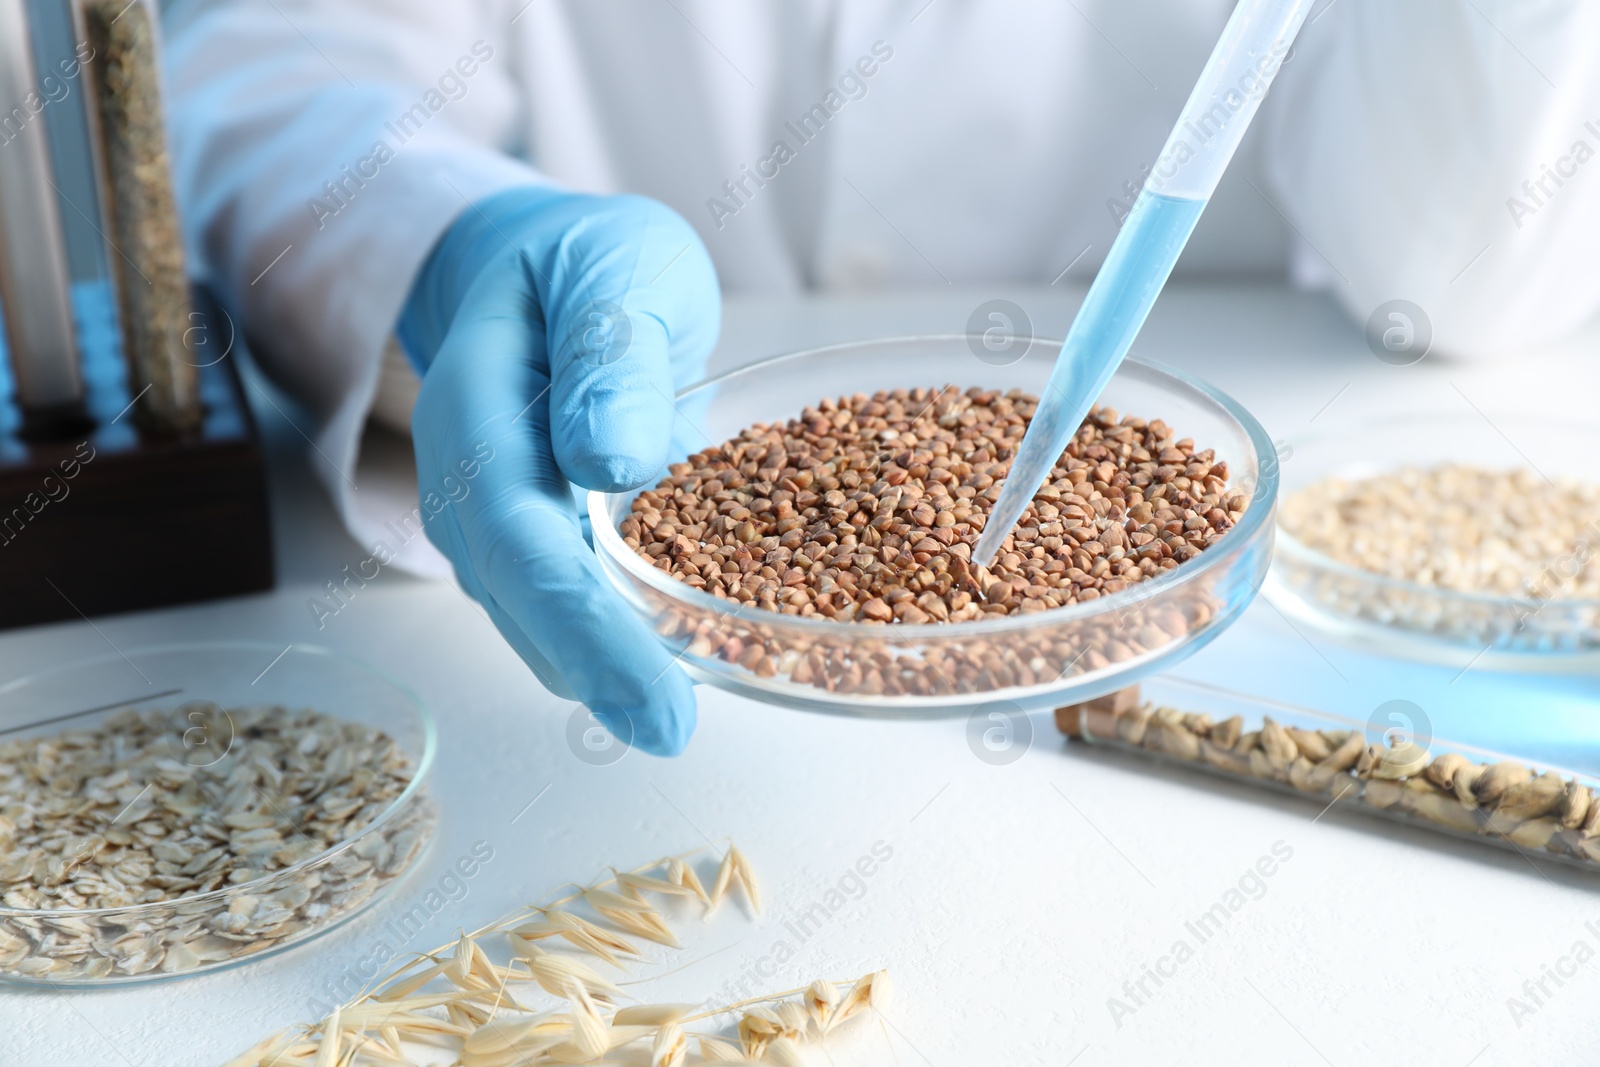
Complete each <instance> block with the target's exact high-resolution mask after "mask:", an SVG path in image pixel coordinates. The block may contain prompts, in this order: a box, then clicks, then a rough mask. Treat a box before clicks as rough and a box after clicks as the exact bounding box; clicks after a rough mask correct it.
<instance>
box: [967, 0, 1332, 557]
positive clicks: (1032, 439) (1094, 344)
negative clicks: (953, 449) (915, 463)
mask: <svg viewBox="0 0 1600 1067" xmlns="http://www.w3.org/2000/svg"><path fill="white" fill-rule="evenodd" d="M1314 3H1315V0H1240V2H1239V5H1238V6H1237V7H1235V8H1234V10H1233V15H1232V16H1231V17H1230V18H1229V19H1228V24H1227V26H1226V27H1225V28H1224V29H1223V31H1222V37H1221V38H1220V39H1219V40H1218V41H1217V46H1216V48H1215V49H1213V50H1212V52H1211V59H1210V60H1209V61H1208V62H1207V63H1206V67H1205V70H1203V71H1201V73H1200V80H1199V81H1198V82H1196V83H1195V87H1194V91H1193V92H1192V93H1190V94H1189V101H1188V103H1186V104H1185V105H1184V107H1183V112H1182V113H1181V114H1180V115H1179V116H1178V124H1177V125H1176V126H1174V127H1173V129H1172V134H1171V136H1169V137H1168V138H1167V143H1166V145H1165V147H1163V148H1162V150H1161V155H1160V156H1159V157H1158V158H1157V160H1156V163H1155V166H1154V167H1152V168H1151V171H1150V176H1149V177H1148V178H1147V179H1146V181H1145V185H1144V188H1143V189H1141V190H1140V191H1139V195H1138V197H1137V199H1135V201H1134V205H1133V209H1132V211H1130V212H1129V213H1128V217H1127V219H1126V220H1125V221H1124V222H1123V226H1122V232H1121V233H1119V234H1117V239H1116V241H1115V242H1113V243H1112V245H1111V251H1110V252H1108V253H1107V254H1106V260H1105V263H1103V264H1102V265H1101V267H1100V271H1099V273H1098V274H1096V275H1095V279H1094V284H1093V285H1091V286H1090V287H1089V294H1088V296H1086V297H1085V298H1084V301H1083V306H1082V307H1080V308H1079V309H1078V314H1077V316H1076V317H1075V318H1074V319H1073V320H1072V327H1071V329H1069V330H1068V331H1067V339H1066V341H1065V343H1063V344H1062V346H1061V354H1060V355H1059V356H1057V357H1056V365H1055V369H1054V370H1052V371H1051V372H1050V380H1049V382H1048V383H1047V384H1046V386H1045V389H1044V392H1043V394H1041V396H1040V398H1039V406H1038V409H1037V410H1036V411H1035V412H1034V416H1033V420H1032V421H1031V423H1030V424H1029V426H1028V432H1027V434H1026V435H1025V436H1024V437H1023V439H1022V445H1021V446H1020V447H1019V448H1018V450H1017V455H1016V458H1015V459H1013V460H1012V463H1011V470H1010V473H1009V474H1008V475H1007V476H1006V479H1005V480H1004V481H1003V482H1002V483H1001V486H1000V498H999V500H997V501H996V502H995V506H994V510H993V511H992V512H991V513H990V514H989V518H988V521H987V522H986V524H985V525H984V528H983V534H982V535H981V536H980V537H979V538H978V544H977V547H976V548H975V549H974V550H973V553H972V558H973V561H974V562H977V563H981V564H983V565H985V566H989V565H992V564H993V563H994V560H995V557H996V556H998V555H999V554H1000V546H1001V544H1002V543H1003V542H1004V541H1005V539H1006V537H1007V536H1008V535H1009V534H1010V533H1011V530H1012V528H1013V527H1014V526H1016V524H1017V520H1018V519H1020V518H1021V517H1022V513H1023V512H1024V511H1026V510H1027V509H1028V504H1029V502H1030V501H1032V499H1033V495H1034V493H1036V492H1038V490H1039V487H1040V486H1041V485H1042V484H1043V483H1044V481H1045V479H1046V477H1047V476H1048V475H1049V473H1050V470H1051V468H1052V467H1054V466H1055V464H1056V461H1057V460H1058V459H1059V458H1060V457H1061V453H1062V452H1063V451H1064V450H1065V449H1066V447H1067V444H1068V442H1070V441H1071V440H1072V437H1073V435H1074V434H1076V433H1077V431H1078V427H1079V426H1080V425H1081V424H1082V423H1083V418H1084V416H1085V415H1087V414H1088V413H1089V409H1090V407H1092V406H1093V404H1094V401H1095V399H1096V398H1097V397H1098V396H1099V395H1100V393H1101V391H1102V390H1103V389H1105V386H1106V383H1107V382H1108V381H1110V380H1111V376H1112V374H1114V373H1115V372H1116V369H1117V367H1118V366H1119V365H1120V364H1121V363H1122V359H1123V357H1124V356H1126V355H1127V354H1128V346H1129V345H1131V344H1132V343H1133V339H1134V337H1135V336H1136V335H1137V334H1138V333H1139V328H1140V327H1141V326H1143V325H1144V320H1145V316H1147V315H1148V314H1149V313H1150V306H1151V305H1152V304H1154V303H1155V300H1156V296H1157V295H1158V294H1159V293H1160V292H1161V287H1162V286H1163V285H1165V284H1166V282H1167V276H1168V275H1169V274H1171V273H1172V265H1173V264H1174V263H1176V262H1177V259H1178V253H1180V252H1182V251H1183V246H1184V245H1185V244H1186V243H1188V240H1189V235H1190V234H1191V233H1193V232H1194V226H1195V223H1196V222H1198V221H1199V219H1200V212H1201V211H1203V210H1204V209H1205V206H1206V202H1207V201H1208V200H1210V199H1211V194H1212V192H1213V191H1214V190H1215V189H1216V187H1217V181H1218V180H1219V179H1220V178H1221V177H1222V172H1223V171H1224V170H1225V169H1227V166H1228V161H1229V160H1230V159H1232V158H1233V153H1234V150H1235V149H1237V148H1238V147H1239V141H1240V140H1241V139H1242V138H1243V137H1244V131H1245V130H1246V128H1248V127H1249V125H1250V120H1251V119H1253V118H1255V114H1256V109H1257V108H1258V107H1260V105H1261V99H1262V97H1264V96H1266V93H1267V88H1268V87H1269V86H1270V85H1271V84H1272V80H1273V78H1274V77H1275V76H1276V75H1277V73H1278V70H1279V68H1281V67H1282V66H1283V63H1284V61H1285V59H1286V58H1287V57H1288V55H1289V50H1290V48H1291V47H1292V46H1293V44H1294V38H1295V35H1296V34H1297V33H1299V32H1300V27H1301V25H1303V24H1304V23H1305V20H1306V16H1307V15H1308V14H1309V13H1310V11H1311V7H1312V5H1313V4H1314Z"/></svg>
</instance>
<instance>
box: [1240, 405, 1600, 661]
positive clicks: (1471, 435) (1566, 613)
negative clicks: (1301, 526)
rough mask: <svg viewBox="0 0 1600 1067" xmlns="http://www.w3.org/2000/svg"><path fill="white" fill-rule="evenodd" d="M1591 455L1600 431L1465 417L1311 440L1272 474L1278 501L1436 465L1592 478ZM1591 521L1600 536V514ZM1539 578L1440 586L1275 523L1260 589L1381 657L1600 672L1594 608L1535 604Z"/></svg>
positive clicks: (1597, 607) (1556, 601)
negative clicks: (1367, 565)
mask: <svg viewBox="0 0 1600 1067" xmlns="http://www.w3.org/2000/svg"><path fill="white" fill-rule="evenodd" d="M1597 454H1600V427H1596V426H1576V425H1562V424H1559V423H1552V422H1548V421H1544V420H1540V419H1535V418H1529V417H1527V416H1514V415H1504V416H1502V415H1492V416H1487V417H1486V416H1484V415H1480V414H1478V413H1477V412H1467V413H1464V414H1439V415H1432V416H1407V417H1404V418H1397V419H1389V420H1384V421H1381V422H1370V423H1366V424H1362V425H1359V426H1356V427H1353V428H1351V429H1348V430H1344V431H1340V432H1333V433H1324V434H1320V435H1315V436H1308V437H1306V438H1304V439H1302V440H1300V441H1292V442H1290V443H1289V447H1288V448H1287V449H1285V450H1284V456H1283V458H1282V460H1281V462H1280V466H1281V475H1282V484H1283V492H1284V493H1285V495H1292V494H1293V493H1295V492H1298V491H1299V490H1301V489H1303V488H1305V487H1306V486H1308V485H1311V484H1313V483H1315V482H1319V481H1321V480H1323V479H1325V478H1334V477H1338V478H1350V479H1355V478H1371V477H1374V476H1377V475H1381V474H1384V473H1386V472H1390V471H1394V470H1398V469H1399V468H1402V467H1432V466H1436V465H1439V464H1444V463H1456V464H1462V465H1466V466H1473V467H1481V468H1485V469H1490V470H1510V469H1515V468H1528V467H1532V468H1533V469H1535V470H1536V471H1538V472H1541V473H1542V474H1544V475H1545V476H1546V477H1549V478H1562V477H1567V478H1572V479H1575V480H1589V481H1593V480H1594V477H1595V476H1594V464H1593V457H1594V456H1595V455H1597ZM1593 518H1594V522H1595V528H1596V529H1597V530H1600V514H1596V515H1595V516H1594V517H1593ZM1595 554H1600V545H1597V544H1595V543H1588V544H1580V545H1574V546H1573V554H1572V556H1571V559H1570V561H1569V562H1574V561H1577V560H1578V559H1579V558H1580V557H1583V558H1588V557H1589V556H1592V555H1595ZM1555 565H1556V566H1561V565H1562V562H1561V561H1557V563H1556V564H1555ZM1548 577H1549V576H1548V575H1543V574H1529V575H1528V576H1527V579H1528V581H1529V582H1531V583H1533V586H1532V587H1531V588H1530V589H1525V591H1524V595H1520V596H1516V595H1507V594H1504V593H1490V592H1484V593H1472V592H1460V591H1456V590H1452V589H1440V588H1436V587H1434V586H1430V585H1423V584H1420V583H1418V582H1412V581H1406V580H1403V579H1399V578H1392V577H1389V576H1387V575H1383V574H1378V573H1375V572H1373V571H1366V570H1362V569H1360V568H1358V567H1354V566H1351V565H1350V564H1347V563H1342V562H1340V561H1339V560H1336V559H1333V558H1332V557H1330V556H1328V555H1326V554H1324V553H1322V552H1320V551H1318V550H1316V549H1314V548H1311V547H1309V546H1308V545H1306V544H1305V543H1304V542H1302V541H1301V540H1299V539H1298V538H1297V537H1295V536H1294V534H1292V533H1291V532H1289V531H1288V530H1286V529H1284V528H1283V526H1282V525H1281V524H1280V526H1279V529H1278V536H1277V548H1276V556H1275V559H1274V561H1273V565H1272V569H1271V571H1270V573H1269V574H1268V576H1267V581H1266V584H1265V585H1264V586H1263V589H1262V591H1263V592H1264V593H1265V594H1266V596H1267V598H1268V599H1269V600H1270V601H1271V602H1272V603H1273V604H1274V605H1276V606H1277V607H1278V608H1279V609H1280V610H1282V611H1283V612H1284V614H1286V615H1288V616H1290V617H1291V618H1293V619H1295V620H1297V621H1300V622H1304V623H1306V624H1308V625H1310V626H1313V627H1315V628H1316V629H1318V630H1320V631H1322V632H1324V633H1326V634H1328V635H1329V636H1332V637H1335V638H1337V639H1339V640H1341V641H1344V642H1346V643H1348V644H1351V645H1354V646H1356V647H1360V648H1364V649H1367V650H1369V651H1374V652H1378V653H1381V654H1383V655H1387V656H1400V657H1403V658H1407V659H1413V660H1418V661H1422V662H1428V663H1438V664H1444V665H1447V666H1455V667H1466V666H1467V665H1469V664H1471V665H1474V666H1478V667H1483V668H1486V669H1491V670H1510V671H1536V672H1571V671H1580V672H1581V671H1592V670H1594V669H1595V668H1596V666H1600V600H1597V599H1576V598H1575V599H1561V598H1557V597H1551V596H1540V595H1537V592H1536V590H1538V589H1540V588H1543V589H1546V590H1554V589H1557V588H1558V585H1557V584H1556V583H1553V582H1550V581H1548V580H1546V579H1547V578H1548Z"/></svg>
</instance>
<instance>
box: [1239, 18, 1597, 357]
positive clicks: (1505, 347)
mask: <svg viewBox="0 0 1600 1067" xmlns="http://www.w3.org/2000/svg"><path fill="white" fill-rule="evenodd" d="M1597 55H1600V5H1596V4H1594V3H1592V2H1590V0H1429V2H1426V3H1424V2H1409V0H1339V2H1338V3H1336V4H1335V5H1334V6H1333V7H1331V8H1329V9H1327V10H1326V13H1325V14H1323V15H1322V16H1321V17H1319V18H1317V20H1316V21H1315V22H1312V23H1309V24H1308V25H1307V26H1306V27H1305V29H1304V30H1303V31H1302V33H1301V35H1300V40H1299V42H1298V44H1297V45H1296V55H1295V57H1294V59H1292V60H1291V61H1290V63H1289V64H1287V65H1286V66H1285V67H1284V69H1283V72H1282V74H1281V75H1280V76H1279V78H1278V82H1277V85H1276V86H1275V87H1274V89H1273V98H1272V99H1271V100H1269V107H1270V108H1271V115H1270V119H1271V126H1270V128H1269V130H1268V131H1267V133H1268V137H1269V144H1268V152H1267V154H1268V160H1269V162H1268V165H1267V166H1268V174H1269V177H1270V182H1269V186H1268V188H1267V189H1266V190H1265V191H1266V192H1267V193H1268V195H1270V196H1271V197H1272V198H1273V199H1274V201H1275V202H1276V205H1277V206H1278V208H1279V209H1280V210H1282V211H1283V213H1284V214H1285V215H1286V216H1287V217H1288V218H1289V219H1290V220H1291V222H1292V223H1293V225H1294V227H1295V228H1296V229H1297V230H1299V231H1300V233H1301V234H1302V235H1303V236H1304V238H1305V240H1306V242H1308V243H1309V245H1310V246H1311V249H1309V250H1308V249H1304V248H1302V250H1301V251H1302V252H1303V253H1305V254H1306V256H1307V258H1309V259H1310V260H1312V261H1313V265H1314V266H1320V267H1321V269H1322V272H1323V273H1325V274H1326V275H1327V276H1328V277H1329V278H1330V279H1331V281H1330V285H1331V288H1332V290H1333V291H1334V292H1336V293H1337V294H1338V295H1339V298H1340V300H1341V301H1342V302H1343V303H1344V304H1345V305H1346V307H1347V308H1348V309H1349V310H1350V312H1351V313H1352V314H1353V315H1355V316H1356V317H1357V319H1358V321H1364V320H1365V319H1366V318H1367V316H1368V315H1369V314H1370V313H1371V312H1372V311H1373V309H1374V308H1376V307H1377V306H1378V305H1379V304H1382V303H1384V302H1386V301H1388V300H1393V299H1402V300H1409V301H1411V302H1413V303H1415V304H1416V305H1418V306H1419V307H1421V308H1422V309H1423V311H1424V312H1425V313H1426V315H1427V316H1428V317H1429V319H1430V320H1431V322H1432V325H1433V329H1434V344H1435V347H1436V348H1439V349H1440V350H1443V351H1453V352H1457V353H1464V354H1479V353H1493V352H1509V351H1514V350H1516V349H1518V348H1520V347H1522V346H1525V345H1528V344H1533V343H1537V342H1540V341H1543V340H1547V339H1550V338H1555V337H1559V336H1561V335H1563V334H1565V333H1567V332H1569V331H1570V330H1572V329H1573V328H1574V327H1576V326H1577V325H1578V324H1580V323H1582V322H1583V321H1584V320H1586V319H1587V318H1589V317H1590V316H1592V315H1593V314H1594V313H1595V312H1596V311H1597V310H1600V271H1597V270H1595V267H1594V265H1595V262H1596V251H1595V250H1596V248H1597V247H1600V158H1597V153H1600V64H1597V63H1596V62H1595V57H1596V56H1597ZM1318 259H1320V260H1323V261H1324V263H1323V264H1315V262H1314V261H1316V260H1318ZM1341 276H1342V277H1341Z"/></svg>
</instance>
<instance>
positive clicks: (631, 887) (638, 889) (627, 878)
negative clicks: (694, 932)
mask: <svg viewBox="0 0 1600 1067" xmlns="http://www.w3.org/2000/svg"><path fill="white" fill-rule="evenodd" d="M680 862H681V861H680ZM611 873H612V874H613V875H615V876H616V879H617V884H618V885H619V886H621V887H622V888H623V889H625V890H627V891H628V893H629V894H630V895H631V896H633V897H634V899H636V900H643V899H644V894H646V893H662V894H665V895H667V896H674V897H681V896H693V895H694V890H693V889H691V888H689V887H688V886H686V885H679V884H678V883H677V882H673V881H670V880H669V879H665V878H654V877H651V876H650V875H645V874H637V873H635V872H632V871H619V870H617V869H616V868H615V867H613V868H611Z"/></svg>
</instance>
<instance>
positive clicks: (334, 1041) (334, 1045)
mask: <svg viewBox="0 0 1600 1067" xmlns="http://www.w3.org/2000/svg"><path fill="white" fill-rule="evenodd" d="M343 1010H344V1008H343V1006H342V1005H341V1006H339V1007H336V1008H334V1009H333V1011H332V1012H331V1013H330V1014H329V1015H328V1017H327V1018H326V1019H324V1020H323V1021H322V1040H321V1041H320V1042H319V1043H318V1044H317V1062H316V1067H334V1064H336V1063H338V1062H339V1039H340V1036H341V1035H342V1033H343V1031H342V1030H340V1028H339V1015H340V1013H341V1012H342V1011H343Z"/></svg>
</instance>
